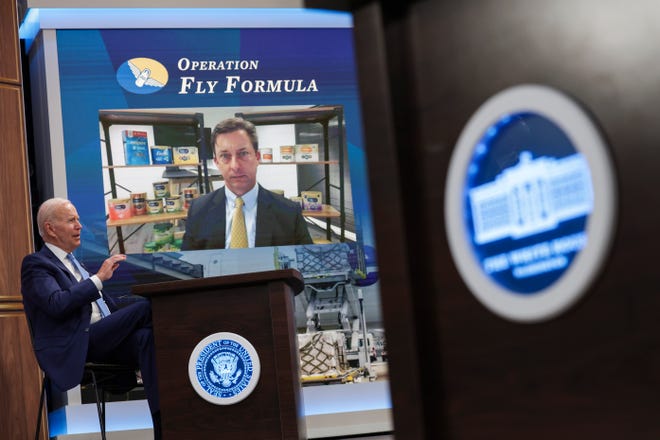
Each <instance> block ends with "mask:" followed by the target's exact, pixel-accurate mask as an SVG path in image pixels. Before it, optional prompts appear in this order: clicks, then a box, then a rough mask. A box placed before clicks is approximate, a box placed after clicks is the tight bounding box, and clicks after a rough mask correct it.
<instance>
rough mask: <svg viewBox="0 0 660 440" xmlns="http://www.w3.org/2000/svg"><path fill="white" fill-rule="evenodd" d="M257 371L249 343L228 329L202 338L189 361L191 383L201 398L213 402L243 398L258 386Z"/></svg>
mask: <svg viewBox="0 0 660 440" xmlns="http://www.w3.org/2000/svg"><path fill="white" fill-rule="evenodd" d="M260 370H261V367H260V362H259V356H258V355H257V352H256V350H255V349H254V347H253V346H252V344H250V342H249V341H247V340H246V339H245V338H243V337H242V336H240V335H237V334H234V333H228V332H222V333H214V334H212V335H209V336H207V337H206V338H204V339H202V340H201V341H200V342H199V343H198V344H197V346H196V347H195V349H194V350H193V352H192V354H191V355H190V360H189V361H188V375H189V377H190V383H191V385H192V386H193V388H194V389H195V391H196V392H197V394H199V395H200V397H202V398H203V399H205V400H207V401H209V402H211V403H214V404H216V405H231V404H234V403H236V402H239V401H241V400H243V399H245V398H246V397H247V396H248V395H249V394H250V393H251V392H252V391H253V389H254V387H255V386H256V385H257V382H258V380H259V374H260Z"/></svg>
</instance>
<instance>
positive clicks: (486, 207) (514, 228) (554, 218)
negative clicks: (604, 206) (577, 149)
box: [468, 151, 593, 245]
mask: <svg viewBox="0 0 660 440" xmlns="http://www.w3.org/2000/svg"><path fill="white" fill-rule="evenodd" d="M468 196H469V201H470V208H471V211H472V219H473V224H474V241H475V243H476V244H478V245H483V244H487V243H491V242H494V241H496V240H501V239H503V238H513V239H519V238H524V237H528V236H530V235H534V234H538V233H540V232H544V231H548V230H552V229H555V228H556V227H557V226H558V225H559V224H560V223H561V222H563V221H567V220H572V219H575V218H579V217H582V216H585V215H588V214H590V213H591V211H592V209H593V188H592V184H591V174H590V172H589V167H588V164H587V161H586V159H585V158H584V156H583V155H582V154H579V153H576V154H573V155H570V156H566V157H563V158H560V159H554V158H551V157H546V156H541V157H538V158H536V159H533V157H532V153H531V152H529V151H522V152H521V153H520V155H519V161H518V163H517V164H515V165H513V166H511V167H509V168H506V169H504V170H502V172H501V173H500V174H498V175H497V176H496V177H495V180H493V181H491V182H488V183H485V184H483V185H480V186H477V187H474V188H472V189H471V190H470V191H469V194H468Z"/></svg>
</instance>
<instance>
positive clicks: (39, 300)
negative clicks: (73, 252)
mask: <svg viewBox="0 0 660 440" xmlns="http://www.w3.org/2000/svg"><path fill="white" fill-rule="evenodd" d="M21 286H22V287H21V290H22V294H23V305H24V308H25V314H26V316H27V318H28V322H29V323H30V326H31V329H32V335H33V341H34V351H35V355H36V357H37V361H38V362H39V365H40V366H41V369H42V370H44V372H45V373H46V375H47V376H48V377H49V378H50V380H51V381H52V382H53V383H54V384H55V385H56V386H57V387H58V388H59V389H61V390H68V389H70V388H73V387H74V386H76V385H78V384H79V383H80V380H81V379H82V375H83V369H84V366H85V361H86V358H87V346H88V344H89V326H90V319H91V316H92V305H91V302H92V301H95V300H97V299H98V298H99V297H100V295H99V291H98V289H97V288H96V286H95V285H94V282H93V281H92V280H91V279H86V280H84V281H82V282H78V281H77V280H76V278H75V277H74V276H73V275H72V274H71V272H69V270H68V269H67V268H66V266H65V265H64V264H63V263H62V262H61V261H60V260H59V259H58V258H57V257H56V256H55V254H54V253H53V252H52V251H51V250H50V249H48V247H46V246H44V247H42V248H41V250H39V251H38V252H35V253H33V254H31V255H28V256H27V257H25V258H24V259H23V265H22V268H21ZM103 299H104V300H105V302H106V303H107V304H108V308H109V309H110V311H111V312H114V311H116V310H117V304H116V303H115V302H114V301H113V299H112V298H111V297H110V296H109V295H104V296H103Z"/></svg>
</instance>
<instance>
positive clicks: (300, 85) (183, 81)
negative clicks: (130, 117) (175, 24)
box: [117, 57, 319, 96]
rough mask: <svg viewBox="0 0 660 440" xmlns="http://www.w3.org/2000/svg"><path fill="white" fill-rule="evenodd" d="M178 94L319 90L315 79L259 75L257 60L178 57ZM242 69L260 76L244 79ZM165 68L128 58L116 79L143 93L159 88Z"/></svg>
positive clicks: (164, 78) (165, 75)
mask: <svg viewBox="0 0 660 440" xmlns="http://www.w3.org/2000/svg"><path fill="white" fill-rule="evenodd" d="M170 70H171V71H172V72H178V74H179V78H178V81H179V82H178V85H177V94H178V95H193V96H194V95H214V94H223V95H228V94H229V95H231V94H237V93H240V94H244V95H248V94H280V93H284V94H309V93H318V92H319V86H318V84H317V81H316V78H272V77H269V76H268V75H264V76H263V77H261V75H260V74H259V73H258V71H260V70H262V66H261V63H260V60H258V59H249V60H241V59H238V60H225V59H219V60H215V59H211V60H191V59H189V58H186V57H182V58H179V59H178V60H177V63H176V66H170ZM244 72H250V73H255V72H257V76H260V77H257V78H255V77H250V78H245V77H243V76H242V75H241V74H242V73H244ZM169 77H170V75H169V73H168V69H167V68H166V67H165V66H164V65H163V64H161V63H160V62H158V61H156V60H154V59H151V58H131V59H130V60H128V61H126V62H124V63H123V64H122V65H121V66H119V69H117V82H118V83H119V84H120V85H121V86H122V87H123V88H124V89H125V90H126V91H128V92H131V93H137V94H141V95H146V94H150V93H156V92H158V91H159V90H161V89H162V88H163V87H165V85H167V82H168V80H169Z"/></svg>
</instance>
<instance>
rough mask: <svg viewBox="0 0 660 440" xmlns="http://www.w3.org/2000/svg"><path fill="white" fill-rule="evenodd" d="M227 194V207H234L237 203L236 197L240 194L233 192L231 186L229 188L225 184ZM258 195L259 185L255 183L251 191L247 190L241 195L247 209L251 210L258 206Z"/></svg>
mask: <svg viewBox="0 0 660 440" xmlns="http://www.w3.org/2000/svg"><path fill="white" fill-rule="evenodd" d="M225 195H226V196H227V207H231V208H232V209H233V208H234V205H235V204H236V197H238V196H237V195H236V194H234V193H233V192H231V191H230V190H229V188H227V187H226V186H225ZM258 195H259V185H254V188H252V189H251V190H250V191H248V192H246V193H245V194H243V195H242V196H241V198H242V199H243V204H244V205H245V209H246V210H251V209H252V208H254V207H255V206H257V196H258Z"/></svg>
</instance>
